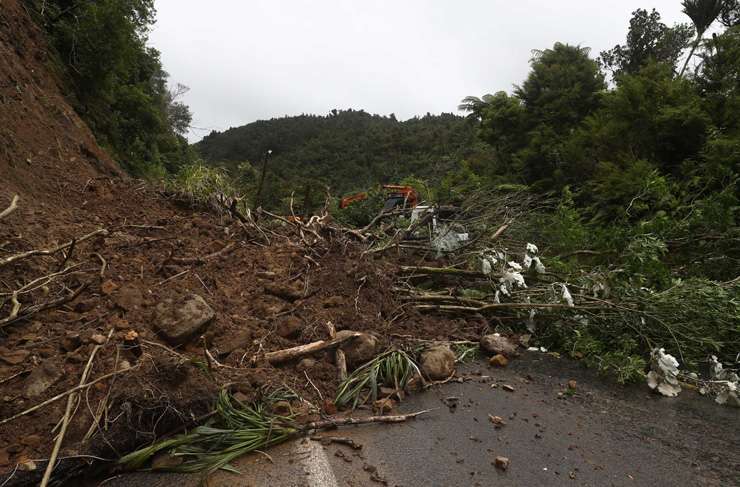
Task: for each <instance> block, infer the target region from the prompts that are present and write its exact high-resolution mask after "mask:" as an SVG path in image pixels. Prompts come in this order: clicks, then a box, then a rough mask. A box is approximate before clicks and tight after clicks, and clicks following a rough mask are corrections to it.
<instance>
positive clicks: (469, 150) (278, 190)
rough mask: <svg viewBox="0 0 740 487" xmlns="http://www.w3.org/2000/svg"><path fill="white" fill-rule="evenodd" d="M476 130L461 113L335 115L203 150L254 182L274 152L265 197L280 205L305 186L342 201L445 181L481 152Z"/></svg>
mask: <svg viewBox="0 0 740 487" xmlns="http://www.w3.org/2000/svg"><path fill="white" fill-rule="evenodd" d="M476 127H477V122H475V121H472V120H466V119H465V118H463V117H460V116H456V115H453V114H441V115H430V114H427V115H426V116H423V117H416V118H412V119H410V120H407V121H398V120H396V118H395V116H393V115H391V116H388V117H386V116H380V115H371V114H369V113H367V112H365V111H363V110H351V109H350V110H342V111H338V110H333V111H332V113H331V114H329V115H326V116H320V115H300V116H295V117H283V118H276V119H272V120H265V121H257V122H253V123H250V124H248V125H244V126H242V127H237V128H231V129H229V130H226V131H225V132H212V133H211V134H210V135H208V136H206V137H205V138H204V139H203V140H202V141H201V142H199V143H198V144H196V148H197V149H198V152H199V153H200V154H201V155H202V157H203V158H204V159H205V160H206V161H208V162H209V163H211V164H214V165H219V166H223V167H226V168H228V169H229V171H230V172H231V173H232V174H234V175H237V176H239V177H242V178H244V177H246V178H248V179H251V180H254V178H255V177H256V176H257V171H258V170H260V168H261V166H260V165H261V163H262V162H263V158H264V157H265V155H266V153H267V151H268V150H271V151H272V153H271V154H270V156H269V160H268V170H267V175H268V177H269V179H268V184H267V186H266V188H265V193H266V194H267V195H268V198H269V200H268V203H267V204H270V205H271V206H274V205H276V204H278V203H279V201H280V200H281V198H284V197H285V196H286V194H287V195H289V194H290V191H291V190H299V189H300V188H302V187H303V186H304V185H305V184H313V185H315V186H318V187H319V189H320V190H321V191H323V186H324V185H328V186H329V187H330V188H331V191H332V192H333V193H334V195H338V194H343V193H346V192H349V191H353V190H364V189H366V188H369V187H371V186H373V185H377V184H378V183H393V182H398V181H400V180H402V179H403V178H406V177H408V176H411V175H414V176H416V177H420V178H425V179H426V178H430V179H431V178H437V177H441V176H444V175H445V174H447V173H448V172H450V171H456V170H458V169H459V166H460V162H461V161H463V160H465V159H466V158H468V157H470V156H471V155H473V154H474V153H475V152H476V150H475V145H476V136H475V134H476ZM478 152H481V151H480V150H479V151H478ZM482 152H483V153H484V154H485V153H486V152H488V151H486V150H485V149H484V150H483V151H482ZM245 163H246V164H245ZM255 170H257V171H255Z"/></svg>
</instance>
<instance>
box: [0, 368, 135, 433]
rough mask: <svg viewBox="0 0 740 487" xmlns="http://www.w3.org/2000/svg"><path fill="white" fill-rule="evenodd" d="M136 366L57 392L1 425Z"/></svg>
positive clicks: (0, 423) (2, 421) (7, 419)
mask: <svg viewBox="0 0 740 487" xmlns="http://www.w3.org/2000/svg"><path fill="white" fill-rule="evenodd" d="M136 368H137V366H134V367H131V368H128V369H120V370H116V371H114V372H111V373H109V374H105V375H101V376H100V377H98V378H97V379H95V380H91V381H90V382H88V383H86V384H82V385H78V386H76V387H73V388H72V389H69V390H68V391H65V392H62V393H61V394H57V395H56V396H54V397H52V398H50V399H47V400H46V401H44V402H42V403H39V404H37V405H35V406H33V407H30V408H28V409H26V410H24V411H21V412H20V413H18V414H14V415H13V416H11V417H9V418H5V419H3V420H0V426H2V425H4V424H6V423H10V422H11V421H14V420H16V419H18V418H20V417H22V416H25V415H27V414H31V413H33V412H36V411H38V410H39V409H42V408H44V407H46V406H48V405H49V404H52V403H55V402H57V401H58V400H60V399H64V398H65V397H67V396H69V395H70V394H72V393H74V392H77V391H80V390H82V389H86V388H88V387H90V386H93V385H95V384H97V383H98V382H101V381H104V380H106V379H110V378H111V377H113V376H115V375H118V374H122V373H124V372H131V371H132V370H135V369H136Z"/></svg>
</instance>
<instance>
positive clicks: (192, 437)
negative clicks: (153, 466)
mask: <svg viewBox="0 0 740 487" xmlns="http://www.w3.org/2000/svg"><path fill="white" fill-rule="evenodd" d="M267 401H268V402H267V403H265V402H257V403H254V404H249V405H248V404H242V403H240V402H239V401H237V400H236V399H234V398H232V397H231V396H230V395H229V394H228V393H227V392H226V391H223V390H222V391H221V393H220V395H219V397H218V401H217V403H216V416H215V418H214V419H211V420H209V422H208V424H206V425H205V426H198V427H196V428H195V429H194V430H193V431H191V432H190V433H187V434H184V435H180V436H177V437H175V438H172V439H169V440H164V441H161V442H159V443H155V444H154V445H151V446H149V447H146V448H142V449H140V450H137V451H134V452H132V453H129V454H128V455H126V456H124V457H122V458H121V459H120V460H119V461H118V463H119V464H121V465H123V466H124V467H126V468H128V469H139V468H142V467H143V466H144V465H146V463H147V462H148V461H149V459H151V458H152V457H153V456H154V455H155V454H156V453H158V452H162V451H167V452H169V454H170V455H172V456H175V457H182V458H183V462H182V463H180V464H178V465H176V466H172V467H166V468H165V469H166V470H171V471H176V472H185V473H191V472H202V471H205V472H208V473H211V472H214V471H216V470H219V469H224V470H228V471H232V472H236V473H238V472H237V471H236V470H235V469H234V468H233V467H231V466H230V465H229V464H230V463H231V462H232V461H233V460H235V459H237V458H239V457H240V456H242V455H245V454H247V453H250V452H253V451H255V450H262V449H265V448H268V447H270V446H272V445H275V444H278V443H281V442H283V441H286V440H287V439H289V438H290V437H291V436H292V435H293V434H294V433H296V432H297V429H296V428H294V427H292V426H290V424H291V419H292V418H291V417H283V416H275V415H273V414H271V413H270V411H269V401H270V398H269V397H268V398H267Z"/></svg>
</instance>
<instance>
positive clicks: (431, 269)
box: [401, 266, 490, 279]
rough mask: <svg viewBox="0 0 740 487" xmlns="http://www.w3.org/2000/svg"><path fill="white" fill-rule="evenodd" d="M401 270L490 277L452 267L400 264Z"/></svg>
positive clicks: (410, 272)
mask: <svg viewBox="0 0 740 487" xmlns="http://www.w3.org/2000/svg"><path fill="white" fill-rule="evenodd" d="M401 272H403V273H409V274H417V273H418V274H438V275H439V274H442V275H451V276H463V277H473V278H478V279H488V278H490V276H488V275H486V274H483V273H482V272H477V271H468V270H465V269H456V268H454V267H425V266H401Z"/></svg>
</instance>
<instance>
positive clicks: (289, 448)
mask: <svg viewBox="0 0 740 487" xmlns="http://www.w3.org/2000/svg"><path fill="white" fill-rule="evenodd" d="M459 373H460V374H461V375H464V376H466V380H465V382H463V383H448V384H445V385H443V386H436V387H434V388H433V389H431V390H429V391H427V392H425V393H420V394H416V395H414V396H412V397H410V398H408V399H407V400H406V401H404V403H403V404H402V405H401V411H402V412H411V411H416V410H422V409H435V410H434V411H433V412H431V413H429V414H427V415H425V416H422V417H420V418H419V419H417V420H414V421H411V422H408V423H403V424H398V425H370V426H361V427H349V428H343V429H340V430H338V431H331V432H323V433H321V435H323V436H342V437H350V438H352V439H353V440H354V441H355V442H356V443H358V444H361V445H362V448H361V449H360V450H354V449H352V448H350V447H349V446H346V445H342V444H331V445H328V446H325V445H323V444H322V443H321V442H318V441H312V440H309V439H302V440H296V441H294V442H291V443H287V444H284V445H280V446H278V447H275V448H273V449H271V450H270V451H269V452H267V453H268V454H269V457H268V456H267V455H260V454H255V455H251V456H248V457H245V458H243V459H241V460H240V461H239V462H237V463H236V467H237V468H238V469H239V470H240V471H241V472H242V474H241V475H235V474H230V473H226V472H220V473H218V474H216V475H213V476H211V477H210V478H209V480H208V484H207V485H208V486H210V487H226V486H295V487H303V486H307V487H318V486H322V487H323V486H327V487H334V486H342V487H344V486H382V485H388V486H399V487H400V486H405V487H414V486H425V487H434V486H489V485H496V486H526V487H529V486H560V485H566V486H594V487H601V486H651V487H658V486H666V487H668V486H671V487H672V486H677V485H692V486H696V485H701V486H705V485H706V486H723V487H725V486H737V485H740V481H739V480H738V479H740V410H737V409H731V408H727V407H720V406H718V405H715V404H714V403H713V402H712V401H711V400H710V399H708V398H704V397H700V396H698V395H697V394H696V393H693V392H691V391H684V393H682V394H681V395H680V396H679V397H678V398H675V399H668V398H662V397H658V396H655V395H653V394H651V393H650V392H649V391H648V390H647V388H646V387H644V386H641V385H637V386H631V387H622V386H619V385H616V384H613V383H609V382H605V381H604V380H603V379H601V378H599V377H597V376H596V375H595V374H593V373H592V372H591V371H587V370H584V369H583V368H581V367H580V366H579V365H578V364H576V363H573V362H570V361H568V360H561V359H556V358H553V357H550V356H548V355H545V354H540V353H529V354H526V355H525V356H524V357H522V358H520V359H518V360H515V361H513V362H512V363H511V364H510V365H509V367H508V368H506V369H493V368H490V367H489V366H488V365H486V364H473V365H467V366H463V367H460V369H459ZM571 379H573V380H576V382H577V385H576V389H575V394H572V395H570V394H559V393H563V392H564V391H566V384H567V382H568V380H571ZM505 384H506V385H510V386H512V387H513V388H514V391H513V392H508V391H506V390H504V388H503V385H505ZM489 415H493V416H500V417H501V418H503V420H504V423H505V424H504V425H502V426H501V427H500V428H496V427H495V426H494V424H493V423H492V422H491V421H490V420H489ZM496 456H504V457H507V458H509V460H510V465H509V468H508V469H507V470H506V471H501V470H499V469H497V468H496V467H495V466H494V459H495V457H496ZM200 481H201V478H200V477H199V476H197V475H178V474H153V473H134V474H128V475H124V476H120V477H116V478H112V479H107V480H106V481H105V485H106V486H108V487H143V486H162V487H172V486H174V485H176V486H177V487H190V486H193V487H195V486H197V485H199V483H200Z"/></svg>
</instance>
